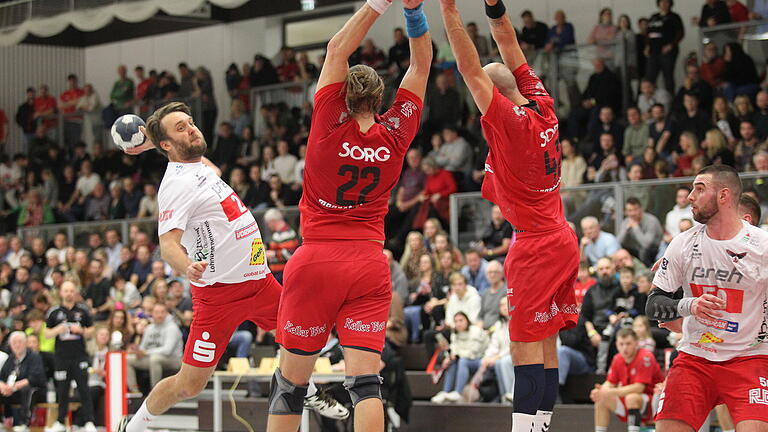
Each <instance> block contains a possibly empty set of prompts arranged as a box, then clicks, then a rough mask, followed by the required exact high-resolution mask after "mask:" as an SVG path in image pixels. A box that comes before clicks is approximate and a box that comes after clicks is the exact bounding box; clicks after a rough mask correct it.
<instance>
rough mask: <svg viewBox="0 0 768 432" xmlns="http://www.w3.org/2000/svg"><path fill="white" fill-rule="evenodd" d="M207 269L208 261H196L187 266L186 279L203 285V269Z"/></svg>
mask: <svg viewBox="0 0 768 432" xmlns="http://www.w3.org/2000/svg"><path fill="white" fill-rule="evenodd" d="M206 268H208V261H196V262H193V263H192V264H190V265H189V266H187V278H188V279H189V280H190V281H191V282H195V283H203V281H202V279H201V278H202V277H203V272H205V269H206Z"/></svg>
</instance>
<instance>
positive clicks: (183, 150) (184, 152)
mask: <svg viewBox="0 0 768 432" xmlns="http://www.w3.org/2000/svg"><path fill="white" fill-rule="evenodd" d="M173 144H174V146H175V147H176V152H177V153H178V155H179V158H180V159H181V160H183V161H188V160H192V159H197V158H199V157H200V156H203V155H204V154H205V152H206V151H207V150H208V143H206V142H205V137H203V136H202V135H200V140H199V141H197V140H194V141H189V142H181V141H174V142H173Z"/></svg>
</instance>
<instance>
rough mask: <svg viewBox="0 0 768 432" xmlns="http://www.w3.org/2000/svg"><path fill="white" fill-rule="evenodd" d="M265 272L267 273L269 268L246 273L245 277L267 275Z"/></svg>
mask: <svg viewBox="0 0 768 432" xmlns="http://www.w3.org/2000/svg"><path fill="white" fill-rule="evenodd" d="M265 274H267V270H265V269H260V270H256V271H252V272H248V273H244V274H243V277H253V276H262V275H265Z"/></svg>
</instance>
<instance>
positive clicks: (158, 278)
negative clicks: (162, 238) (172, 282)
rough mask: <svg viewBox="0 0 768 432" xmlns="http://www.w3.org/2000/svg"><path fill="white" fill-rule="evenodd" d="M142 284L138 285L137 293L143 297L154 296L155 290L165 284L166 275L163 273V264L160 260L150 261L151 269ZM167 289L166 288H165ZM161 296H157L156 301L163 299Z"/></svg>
mask: <svg viewBox="0 0 768 432" xmlns="http://www.w3.org/2000/svg"><path fill="white" fill-rule="evenodd" d="M151 269H152V270H151V271H150V273H149V275H147V279H146V280H145V281H144V284H142V285H139V292H140V293H141V295H143V296H147V295H155V288H156V287H157V286H159V285H163V284H165V283H166V279H167V276H168V275H167V274H166V272H165V263H164V262H163V261H161V260H156V261H152V267H151ZM166 288H167V287H166ZM164 295H165V294H163V295H158V296H157V297H158V299H163V296H164Z"/></svg>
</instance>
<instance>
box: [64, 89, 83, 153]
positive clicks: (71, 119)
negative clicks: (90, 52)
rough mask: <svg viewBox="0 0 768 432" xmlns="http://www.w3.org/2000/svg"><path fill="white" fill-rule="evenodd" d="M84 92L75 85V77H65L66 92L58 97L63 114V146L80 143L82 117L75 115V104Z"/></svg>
mask: <svg viewBox="0 0 768 432" xmlns="http://www.w3.org/2000/svg"><path fill="white" fill-rule="evenodd" d="M84 94H85V92H84V91H83V89H81V88H80V87H79V86H78V84H77V75H75V74H69V76H67V90H65V91H63V92H62V93H61V95H59V107H58V108H59V110H60V111H61V112H62V113H63V114H64V144H65V145H66V146H72V145H75V143H77V142H78V141H80V135H81V134H82V128H83V117H82V116H80V115H77V114H76V110H77V103H78V102H79V100H80V98H81V97H83V95H84Z"/></svg>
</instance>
